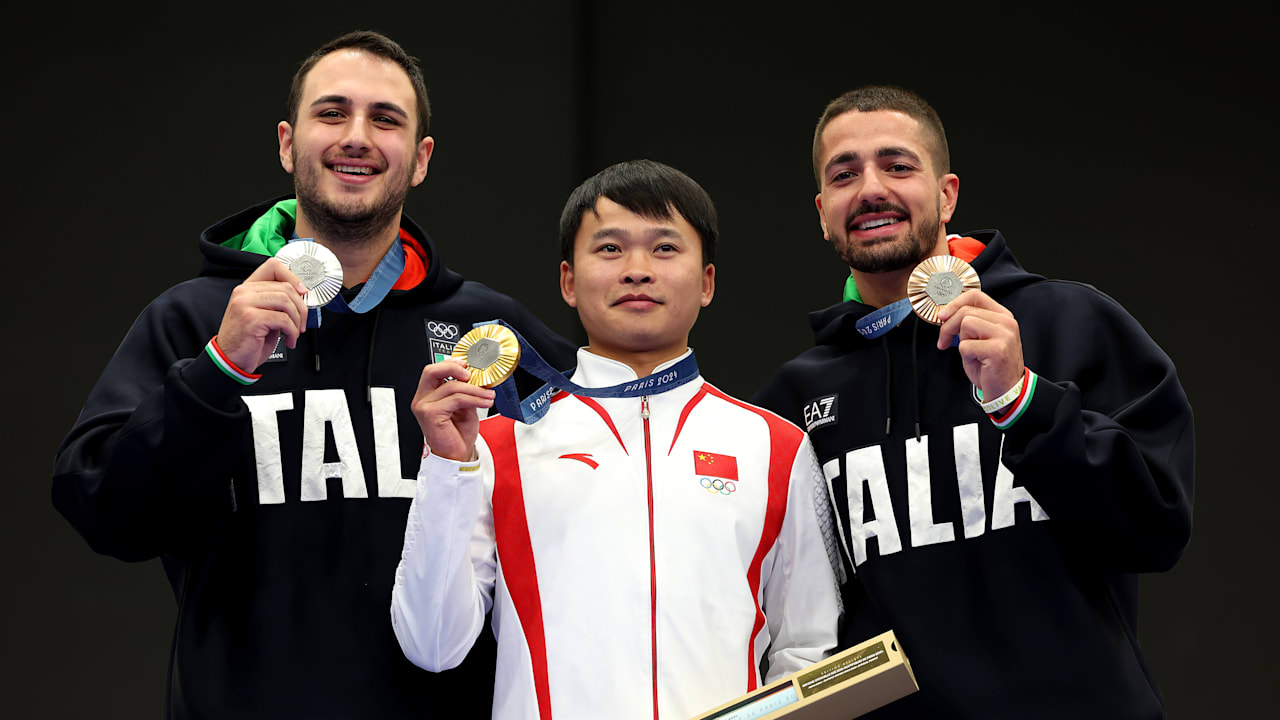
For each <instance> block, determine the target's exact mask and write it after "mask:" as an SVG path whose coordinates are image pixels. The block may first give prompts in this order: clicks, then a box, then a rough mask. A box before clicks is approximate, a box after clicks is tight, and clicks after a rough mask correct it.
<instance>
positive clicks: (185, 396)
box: [53, 290, 247, 560]
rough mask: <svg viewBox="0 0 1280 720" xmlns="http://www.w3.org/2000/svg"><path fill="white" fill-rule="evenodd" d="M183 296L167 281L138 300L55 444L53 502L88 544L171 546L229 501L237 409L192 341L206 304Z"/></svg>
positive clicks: (198, 339)
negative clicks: (155, 294) (143, 304)
mask: <svg viewBox="0 0 1280 720" xmlns="http://www.w3.org/2000/svg"><path fill="white" fill-rule="evenodd" d="M189 300H190V298H189V297H188V301H182V300H178V299H176V298H175V295H174V291H172V290H171V291H169V293H166V294H165V295H162V296H161V297H160V298H158V299H157V300H156V301H155V302H153V303H152V304H151V305H150V306H148V307H147V308H146V309H145V310H144V311H143V313H142V314H141V316H139V318H138V320H137V321H135V323H134V325H133V327H132V328H130V330H129V333H128V335H126V337H125V339H124V341H123V342H122V343H121V345H120V347H119V348H118V349H117V350H116V353H115V355H114V356H113V357H112V358H111V361H110V362H109V363H108V364H107V367H106V369H105V370H104V371H103V373H102V375H101V377H100V378H99V380H98V382H97V384H96V385H95V386H94V388H93V390H92V391H91V392H90V394H89V398H88V400H87V401H86V402H85V405H84V409H83V410H82V412H81V413H80V417H79V418H78V419H77V420H76V423H75V425H74V426H73V427H72V429H71V432H70V433H69V434H68V435H67V437H66V438H65V439H64V440H63V441H62V444H61V445H60V446H59V448H58V450H57V454H56V456H55V459H54V470H53V504H54V506H55V507H56V508H57V509H58V511H59V512H60V513H62V515H63V516H64V517H66V518H67V520H68V521H69V522H70V523H71V525H72V526H73V527H75V528H76V530H77V531H78V532H79V533H80V534H81V535H82V536H83V537H84V538H85V540H87V541H88V543H89V545H90V547H92V548H93V549H94V550H95V551H97V552H100V553H104V554H107V555H112V556H115V557H118V558H121V559H123V560H145V559H149V558H153V557H157V556H159V555H163V554H173V553H175V552H177V551H178V549H179V547H180V544H181V543H182V542H183V541H184V538H188V537H191V536H192V535H193V533H197V532H198V531H199V530H201V529H202V528H204V527H206V525H205V523H206V522H207V521H208V520H209V519H210V518H215V517H218V516H219V515H220V514H221V513H224V512H226V510H227V508H228V507H229V505H230V502H231V500H230V493H231V477H232V472H233V469H234V463H235V453H234V452H232V451H231V448H233V447H234V446H235V445H236V443H237V442H238V438H237V429H238V428H239V427H242V426H243V423H244V420H245V418H246V417H247V409H246V408H245V406H244V404H243V403H241V402H240V391H241V386H240V385H239V384H237V383H236V382H235V381H234V380H232V379H231V378H229V377H227V376H226V375H224V374H223V373H222V372H221V371H220V370H219V369H218V368H217V366H216V365H214V363H213V361H212V360H211V359H209V358H208V357H207V356H206V355H205V353H204V352H203V348H204V345H205V344H207V343H208V341H209V339H210V338H211V337H212V336H213V334H214V333H215V332H216V330H217V320H216V319H214V320H210V319H208V318H206V317H203V316H204V315H206V314H207V311H206V310H204V309H203V307H201V306H202V305H203V306H207V305H208V303H203V302H201V303H195V302H190V301H189ZM224 302H225V301H224ZM219 314H220V313H219ZM206 333H207V334H206Z"/></svg>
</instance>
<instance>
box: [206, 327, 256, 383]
mask: <svg viewBox="0 0 1280 720" xmlns="http://www.w3.org/2000/svg"><path fill="white" fill-rule="evenodd" d="M204 351H205V352H206V353H208V354H209V359H210V360H213V364H214V365H217V366H218V369H219V370H221V371H222V372H224V373H226V374H227V377H229V378H231V379H232V380H235V381H236V382H238V383H240V384H241V385H252V384H254V383H255V382H257V381H258V378H260V377H262V375H260V374H259V375H254V374H253V373H247V372H245V371H243V370H241V369H240V368H239V367H237V366H236V364H235V363H233V362H231V359H230V358H228V357H227V356H226V355H225V354H223V352H222V348H220V347H218V336H217V335H214V336H213V339H211V340H210V341H209V344H208V345H205V346H204Z"/></svg>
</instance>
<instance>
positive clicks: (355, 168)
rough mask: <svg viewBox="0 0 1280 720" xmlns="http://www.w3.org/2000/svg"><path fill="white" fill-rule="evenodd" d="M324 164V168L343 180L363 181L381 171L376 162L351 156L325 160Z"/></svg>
mask: <svg viewBox="0 0 1280 720" xmlns="http://www.w3.org/2000/svg"><path fill="white" fill-rule="evenodd" d="M324 166H325V169H327V170H329V171H330V172H332V173H333V174H335V175H338V176H339V178H340V179H341V180H343V181H345V182H357V183H358V182H365V181H367V180H368V179H370V178H372V177H374V176H375V175H380V174H381V173H382V170H381V169H380V168H379V167H377V164H376V163H374V162H371V161H369V160H362V159H357V158H352V157H337V158H334V159H333V160H327V161H325V164H324Z"/></svg>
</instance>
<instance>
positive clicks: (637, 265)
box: [622, 253, 653, 285]
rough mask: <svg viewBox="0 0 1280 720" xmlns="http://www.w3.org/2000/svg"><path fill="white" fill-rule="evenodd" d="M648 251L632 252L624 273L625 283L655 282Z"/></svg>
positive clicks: (643, 283) (623, 280)
mask: <svg viewBox="0 0 1280 720" xmlns="http://www.w3.org/2000/svg"><path fill="white" fill-rule="evenodd" d="M648 258H649V256H648V255H647V254H646V253H631V254H630V257H628V258H627V269H626V270H625V271H623V273H622V282H623V284H624V285H648V284H650V283H652V282H653V267H652V266H651V265H650V264H649V259H648Z"/></svg>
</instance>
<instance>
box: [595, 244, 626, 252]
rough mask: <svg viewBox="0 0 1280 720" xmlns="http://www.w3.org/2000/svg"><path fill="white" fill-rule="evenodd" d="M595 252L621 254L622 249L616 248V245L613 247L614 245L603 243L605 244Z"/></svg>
mask: <svg viewBox="0 0 1280 720" xmlns="http://www.w3.org/2000/svg"><path fill="white" fill-rule="evenodd" d="M596 252H598V253H617V252H622V248H620V247H618V246H617V245H615V244H614V243H605V244H603V245H601V246H600V247H598V248H596Z"/></svg>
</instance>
